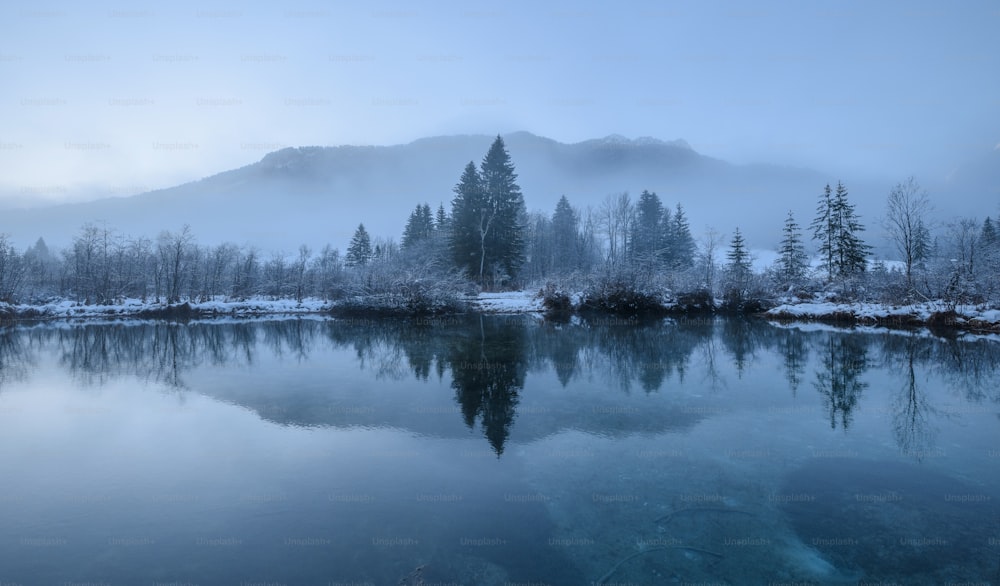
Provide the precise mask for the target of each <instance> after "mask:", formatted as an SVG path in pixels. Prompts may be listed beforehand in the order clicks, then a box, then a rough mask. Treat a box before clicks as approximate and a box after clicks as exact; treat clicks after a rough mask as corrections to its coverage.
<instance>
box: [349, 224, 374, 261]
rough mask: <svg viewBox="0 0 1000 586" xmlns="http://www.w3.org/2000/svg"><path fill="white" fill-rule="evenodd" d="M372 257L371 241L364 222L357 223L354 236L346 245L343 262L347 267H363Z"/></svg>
mask: <svg viewBox="0 0 1000 586" xmlns="http://www.w3.org/2000/svg"><path fill="white" fill-rule="evenodd" d="M371 259H372V241H371V237H370V236H368V231H367V230H365V225H364V224H358V229H357V230H355V231H354V237H353V238H351V243H350V245H349V246H348V247H347V254H345V255H344V262H345V263H346V264H347V266H349V267H363V266H365V265H366V264H368V262H369V261H370V260H371Z"/></svg>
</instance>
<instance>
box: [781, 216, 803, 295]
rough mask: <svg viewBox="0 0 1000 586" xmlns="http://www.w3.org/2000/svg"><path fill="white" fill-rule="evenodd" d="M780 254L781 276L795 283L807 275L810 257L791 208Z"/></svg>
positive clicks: (783, 230) (786, 221) (786, 219)
mask: <svg viewBox="0 0 1000 586" xmlns="http://www.w3.org/2000/svg"><path fill="white" fill-rule="evenodd" d="M778 255H779V256H778V266H779V270H780V273H781V277H782V278H783V279H784V280H785V281H786V282H787V283H794V282H796V281H798V280H799V279H801V278H802V277H804V276H805V273H806V269H807V268H808V266H809V265H808V262H809V257H808V256H807V255H806V251H805V247H804V246H803V244H802V232H801V231H800V230H799V224H798V222H796V221H795V216H794V215H793V214H792V211H791V210H788V217H786V218H785V227H784V228H783V229H782V238H781V246H780V248H779V249H778Z"/></svg>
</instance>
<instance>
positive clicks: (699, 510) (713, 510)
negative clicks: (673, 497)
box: [653, 507, 756, 523]
mask: <svg viewBox="0 0 1000 586" xmlns="http://www.w3.org/2000/svg"><path fill="white" fill-rule="evenodd" d="M682 513H735V514H737V515H747V516H749V517H755V516H756V515H754V514H753V513H751V512H749V511H741V510H739V509H724V508H722V507H688V508H686V509H677V510H676V511H672V512H670V513H667V514H666V515H663V516H662V517H657V518H655V519H653V522H654V523H659V522H660V521H665V522H667V523H669V522H670V521H671V520H672V519H673V518H674V517H676V516H677V515H680V514H682Z"/></svg>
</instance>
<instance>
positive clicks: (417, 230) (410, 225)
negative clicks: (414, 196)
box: [402, 204, 434, 250]
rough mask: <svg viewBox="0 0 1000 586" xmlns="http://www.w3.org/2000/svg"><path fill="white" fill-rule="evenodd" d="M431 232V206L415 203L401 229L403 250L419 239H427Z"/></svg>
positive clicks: (432, 229) (413, 244)
mask: <svg viewBox="0 0 1000 586" xmlns="http://www.w3.org/2000/svg"><path fill="white" fill-rule="evenodd" d="M433 232H434V218H433V217H432V216H431V207H430V206H429V205H427V204H424V205H417V207H416V208H415V209H414V210H413V211H412V212H411V213H410V218H409V219H408V220H407V221H406V227H405V228H404V229H403V242H402V246H403V250H409V249H411V248H413V247H414V246H416V245H417V244H418V243H420V242H421V241H424V240H427V239H428V238H430V237H431V234H432V233H433Z"/></svg>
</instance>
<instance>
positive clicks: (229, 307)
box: [0, 291, 544, 319]
mask: <svg viewBox="0 0 1000 586" xmlns="http://www.w3.org/2000/svg"><path fill="white" fill-rule="evenodd" d="M469 302H470V305H471V307H472V309H473V310H474V311H480V312H482V313H540V312H542V311H543V310H544V308H543V307H542V299H541V297H539V296H538V292H537V291H511V292H503V293H480V294H479V295H478V296H476V297H473V298H471V299H469ZM189 305H190V306H191V309H192V310H193V313H195V314H196V315H198V316H199V317H211V316H220V317H222V316H229V317H247V316H256V315H304V314H314V313H325V312H328V311H330V310H331V309H332V308H333V306H334V304H333V303H331V302H328V301H323V300H322V299H312V298H307V299H303V300H302V301H301V302H298V301H295V300H294V299H265V298H252V299H248V300H245V301H225V300H222V299H216V300H212V301H205V302H190V303H189ZM7 307H9V308H10V309H12V310H14V312H16V313H17V314H18V315H20V316H23V317H30V318H37V319H66V318H102V319H115V318H124V317H132V316H138V315H140V314H142V313H144V312H155V311H159V310H163V309H165V307H166V306H165V305H163V304H162V303H153V302H149V301H147V302H143V301H142V300H139V299H127V300H125V301H124V302H122V303H117V304H113V305H84V304H82V303H78V302H75V301H69V300H60V301H54V302H51V303H45V304H41V305H26V304H18V305H11V306H7ZM0 309H2V307H0Z"/></svg>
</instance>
